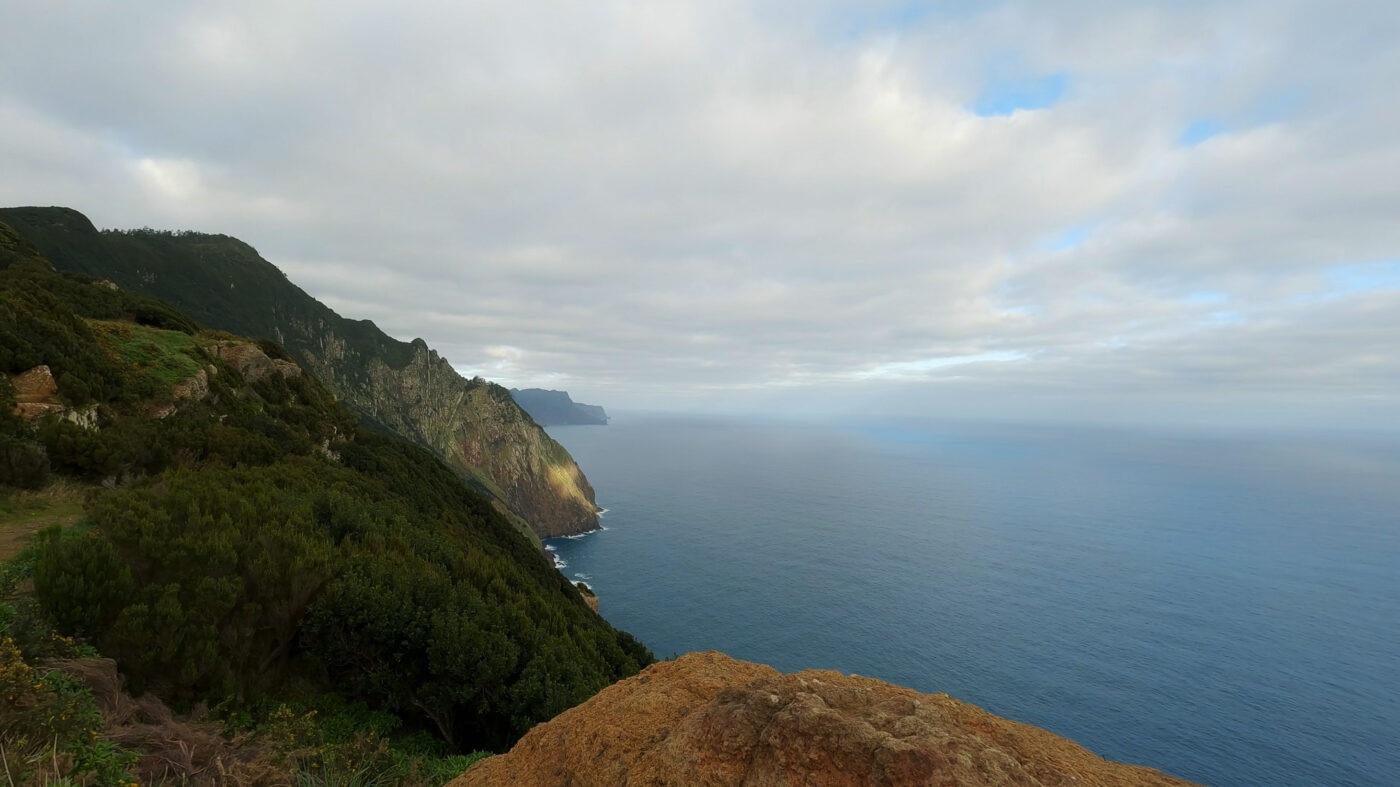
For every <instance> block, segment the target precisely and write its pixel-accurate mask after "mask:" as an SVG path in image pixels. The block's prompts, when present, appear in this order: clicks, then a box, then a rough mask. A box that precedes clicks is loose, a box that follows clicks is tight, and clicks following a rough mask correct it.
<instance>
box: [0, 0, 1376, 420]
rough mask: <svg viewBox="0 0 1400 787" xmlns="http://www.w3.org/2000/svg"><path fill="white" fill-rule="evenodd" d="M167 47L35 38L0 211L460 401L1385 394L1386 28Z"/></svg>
mask: <svg viewBox="0 0 1400 787" xmlns="http://www.w3.org/2000/svg"><path fill="white" fill-rule="evenodd" d="M145 8H146V11H145V12H144V13H142V14H140V15H136V14H132V13H130V10H129V9H124V8H121V7H116V6H105V5H101V4H98V5H92V4H69V3H42V4H38V3H34V4H21V5H20V6H19V7H18V8H16V9H12V11H11V14H12V16H13V19H12V23H13V24H14V25H15V26H16V29H24V30H26V35H25V36H22V37H17V38H16V40H14V41H12V42H10V44H9V45H8V46H7V47H6V48H5V49H4V50H3V51H0V72H3V73H4V74H6V79H5V80H4V81H3V82H2V83H0V171H3V172H5V173H6V177H5V178H4V179H3V181H0V201H3V202H4V203H7V204H36V203H37V204H66V205H70V206H73V207H76V208H78V209H80V210H83V211H84V212H86V213H87V214H88V215H89V216H90V217H91V218H93V220H94V221H95V222H97V223H98V224H99V225H102V226H116V227H126V226H142V225H150V226H166V227H172V228H191V229H202V230H208V231H215V232H225V233H228V234H233V235H237V236H239V237H240V238H242V239H244V240H246V241H248V242H250V243H251V244H253V245H254V246H256V247H257V248H258V249H259V250H260V251H261V252H262V253H263V254H264V256H266V257H268V258H269V259H271V260H272V261H273V262H275V263H277V264H279V265H280V266H282V267H283V268H284V270H286V271H287V272H288V274H289V275H290V276H291V277H292V278H293V280H295V281H297V282H298V283H300V284H301V285H302V286H304V287H305V288H306V289H308V290H309V291H310V292H312V293H313V294H314V295H317V296H318V297H321V298H323V299H325V300H326V301H327V302H328V303H329V304H331V305H332V306H333V307H335V308H337V309H338V310H340V311H342V313H345V314H347V315H349V316H354V317H368V318H372V319H374V320H375V321H376V322H378V323H379V324H380V325H381V326H382V327H384V328H385V329H386V330H388V331H390V332H391V333H393V334H395V335H397V336H400V337H403V338H410V337H413V336H423V337H424V338H426V339H427V340H428V341H429V342H430V343H431V344H432V345H434V346H435V347H438V348H439V349H440V350H442V351H443V353H444V354H445V355H446V356H447V357H448V358H450V359H451V360H452V361H453V363H454V364H455V365H456V366H457V367H458V368H459V369H460V370H461V371H463V372H464V373H468V374H473V373H481V374H484V375H486V376H491V377H495V378H498V379H500V380H501V381H503V382H505V383H507V384H518V385H532V384H542V383H547V384H549V385H550V386H552V387H567V388H569V389H570V390H571V391H573V392H574V393H575V396H576V398H579V399H582V400H583V401H599V402H601V403H604V404H608V405H613V406H617V407H626V406H634V407H635V406H651V407H663V408H664V407H671V406H675V407H696V406H704V407H734V408H740V407H760V406H766V405H770V404H771V403H773V402H781V401H785V398H787V399H790V398H791V397H792V396H793V395H794V391H800V392H803V394H802V395H803V396H804V397H805V398H806V399H808V400H810V401H812V402H814V403H825V404H829V405H830V406H831V407H838V406H841V407H846V406H850V407H855V406H862V407H864V406H870V404H871V403H878V404H879V406H881V407H888V408H905V409H919V408H923V407H928V406H930V402H935V401H936V402H940V403H952V404H959V403H961V404H975V403H996V406H997V407H1000V408H1002V409H1004V410H1006V411H1015V410H1017V408H1025V407H1028V406H1029V405H1028V403H1031V402H1035V401H1043V400H1044V397H1045V396H1050V395H1052V394H1053V396H1055V397H1064V396H1069V397H1080V399H1081V400H1082V401H1088V399H1089V398H1096V399H1103V398H1104V397H1108V398H1109V399H1111V400H1112V402H1111V403H1117V404H1118V405H1121V407H1122V408H1123V409H1124V411H1125V412H1126V411H1129V410H1133V408H1134V407H1137V408H1138V409H1142V408H1141V407H1140V404H1141V403H1143V402H1148V401H1152V402H1162V401H1166V400H1170V401H1173V402H1179V403H1184V404H1182V405H1181V407H1182V408H1185V409H1191V408H1195V409H1196V410H1198V411H1200V412H1207V411H1210V412H1225V411H1227V410H1229V411H1232V412H1233V411H1239V410H1242V409H1243V410H1248V408H1249V403H1250V402H1256V403H1257V402H1261V401H1263V400H1264V399H1265V398H1267V399H1268V400H1269V401H1270V402H1276V403H1278V402H1281V403H1283V404H1279V408H1280V409H1279V410H1278V412H1285V411H1287V412H1289V413H1293V415H1290V416H1289V417H1294V415H1296V416H1299V417H1316V418H1330V417H1332V415H1333V414H1334V413H1335V411H1336V410H1337V409H1338V408H1337V407H1336V406H1333V405H1334V404H1335V403H1339V402H1348V401H1353V400H1355V401H1361V400H1365V401H1367V402H1371V401H1375V400H1376V399H1377V397H1379V398H1380V399H1385V400H1386V401H1390V402H1391V403H1392V404H1394V403H1395V402H1394V398H1393V397H1394V394H1391V393H1388V392H1389V391H1395V390H1400V389H1397V388H1395V387H1394V385H1393V384H1394V382H1395V381H1396V377H1397V370H1400V356H1397V354H1396V353H1393V352H1391V351H1388V350H1386V349H1385V348H1386V346H1387V342H1389V345H1388V346H1392V347H1393V346H1397V345H1396V343H1395V340H1396V339H1397V338H1400V337H1397V336H1396V335H1395V331H1396V328H1395V326H1396V325H1398V324H1400V313H1397V311H1396V309H1397V304H1396V302H1395V299H1394V287H1393V279H1394V275H1393V263H1389V262H1386V261H1388V260H1394V259H1397V258H1400V223H1397V222H1395V221H1394V217H1395V216H1396V215H1400V177H1396V176H1397V175H1400V135H1396V134H1395V133H1394V129H1396V128H1397V127H1400V107H1397V106H1395V104H1394V102H1392V101H1389V100H1388V97H1389V95H1390V93H1391V92H1392V91H1391V90H1390V85H1392V84H1394V83H1395V82H1396V81H1397V80H1400V51H1397V50H1396V48H1395V47H1393V46H1391V45H1390V42H1391V41H1393V40H1394V38H1395V35H1394V34H1396V33H1397V32H1400V11H1397V10H1396V8H1394V7H1393V4H1386V3H1379V2H1377V3H1344V4H1341V5H1335V6H1333V5H1324V4H1318V3H1306V2H1283V3H1267V4H1266V3H1262V2H1237V3H1208V4H1207V3H1152V2H1139V3H1124V4H1115V5H1113V6H1111V7H1107V8H1105V7H1104V6H1103V5H1102V4H1090V3H1076V2H1059V3H1029V2H1004V3H998V4H992V5H983V4H961V3H954V4H938V5H934V4H922V3H907V2H901V3H885V4H870V3H859V4H858V3H853V2H849V3H848V2H816V3H811V2H804V3H796V2H766V3H738V2H707V3H686V2H669V3H651V4H633V3H621V2H603V3H591V4H576V3H565V2H553V3H531V4H508V3H497V2H485V3H472V4H461V3H423V4H412V5H410V6H404V5H401V4H400V5H388V4H383V3H375V2H363V1H358V0H346V1H345V2H338V3H334V4H331V3H304V4H294V5H288V4H281V3H271V2H254V3H240V4H236V5H235V4H228V3H193V4H191V3H174V2H164V3H153V4H150V5H149V6H148V7H145ZM1367 266H1371V267H1367ZM1203 294H1209V295H1208V297H1206V296H1204V295H1203ZM968 359H980V360H973V361H969V360H968ZM1387 397H1390V398H1388V399H1387ZM1134 402H1136V403H1139V404H1138V405H1134V404H1133V403H1134ZM1290 402H1291V403H1293V404H1288V403H1290ZM1111 403H1110V404H1111ZM1285 405H1287V406H1285ZM1104 407H1105V408H1106V407H1108V405H1104ZM1289 407H1292V408H1293V409H1291V410H1290V409H1288V408H1289ZM983 409H986V408H985V407H984V408H983ZM1101 409H1102V408H1101ZM1149 409H1150V408H1149ZM1342 409H1345V408H1342Z"/></svg>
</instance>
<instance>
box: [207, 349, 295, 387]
mask: <svg viewBox="0 0 1400 787" xmlns="http://www.w3.org/2000/svg"><path fill="white" fill-rule="evenodd" d="M209 352H211V353H213V354H214V356H215V357H217V358H218V359H219V360H221V361H223V362H224V363H226V364H228V365H229V366H232V367H233V368H235V369H237V370H238V373H239V374H240V375H242V377H243V379H244V380H246V381H247V382H250V383H255V382H257V381H259V380H261V379H263V378H264V377H268V376H270V375H274V374H280V375H282V376H283V377H300V376H301V367H300V366H297V365H296V364H294V363H292V362H291V361H284V360H282V359H280V358H279V359H275V360H274V359H273V358H270V357H268V355H267V353H265V352H263V351H262V349H261V348H259V347H258V346H257V345H255V344H246V343H240V342H219V343H217V344H215V345H213V346H212V347H210V348H209ZM201 374H202V372H201ZM206 385H207V380H206Z"/></svg>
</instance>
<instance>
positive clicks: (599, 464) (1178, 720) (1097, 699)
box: [549, 415, 1400, 785]
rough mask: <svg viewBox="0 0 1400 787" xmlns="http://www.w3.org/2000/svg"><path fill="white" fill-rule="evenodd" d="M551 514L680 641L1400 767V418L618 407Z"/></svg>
mask: <svg viewBox="0 0 1400 787" xmlns="http://www.w3.org/2000/svg"><path fill="white" fill-rule="evenodd" d="M549 431H550V433H551V434H552V435H554V436H555V438H556V439H558V440H559V441H560V442H562V443H563V444H564V445H565V446H566V447H567V448H568V449H569V451H570V452H572V453H573V455H574V457H575V458H576V459H578V461H579V464H580V465H581V466H582V467H583V468H584V471H585V472H586V473H587V474H588V477H589V479H590V480H591V481H592V483H593V486H594V487H595V488H596V489H597V492H598V501H599V503H600V504H601V505H603V506H605V507H607V509H608V513H607V515H606V516H605V518H604V520H603V524H604V525H605V526H606V527H607V530H606V531H603V532H599V533H595V534H592V535H588V536H584V537H581V538H576V539H557V540H553V541H551V542H550V546H551V547H552V548H553V549H554V550H555V551H556V554H557V555H558V556H559V557H560V558H562V559H563V560H564V561H566V562H567V566H566V567H564V568H563V569H562V570H563V571H564V572H565V573H566V574H568V575H569V576H571V577H574V578H582V579H585V580H586V581H588V582H589V583H590V584H592V585H593V587H594V588H596V589H597V591H598V593H599V595H600V597H601V599H602V609H603V612H604V614H605V615H606V616H607V618H608V619H609V620H610V621H612V623H613V624H614V625H617V626H619V627H620V628H624V629H626V630H628V631H631V632H632V633H633V634H635V635H636V636H638V637H639V638H640V639H641V640H642V641H644V642H645V643H646V644H647V645H649V646H650V647H651V648H652V650H653V651H655V652H656V654H657V655H658V656H660V657H666V656H670V655H671V654H673V653H684V652H686V651H691V650H705V649H716V650H721V651H724V652H726V653H728V654H730V655H732V656H735V657H737V658H743V659H750V660H755V661H762V662H767V663H769V664H772V665H774V666H776V667H778V668H779V669H781V670H784V671H791V670H797V669H803V668H808V667H815V668H827V669H837V670H841V671H842V672H853V673H859V674H862V675H869V676H873V677H877V678H881V679H883V680H888V681H891V682H894V683H899V684H902V685H906V686H911V687H913V688H916V689H919V690H921V691H928V692H934V691H943V692H947V693H949V694H952V695H953V696H955V697H958V698H959V699H963V700H966V701H969V702H973V703H976V704H978V705H981V706H983V707H985V708H987V709H988V710H991V711H992V712H994V713H998V714H1000V715H1003V716H1007V717H1010V718H1013V719H1016V720H1018V721H1024V722H1028V723H1031V724H1035V725H1038V726H1041V727H1045V728H1047V729H1049V730H1051V731H1054V732H1056V733H1059V734H1061V735H1065V736H1067V737H1070V738H1073V739H1074V740H1076V741H1078V742H1080V743H1082V744H1084V745H1085V746H1087V747H1089V748H1090V749H1092V750H1093V751H1095V752H1096V753H1098V754H1102V755H1104V756H1106V757H1108V758H1110V759H1116V760H1124V761H1127V762H1133V763H1140V764H1145V765H1151V766H1154V767H1158V768H1161V769H1163V770H1166V771H1168V772H1170V773H1173V774H1175V775H1178V776H1181V777H1184V778H1188V779H1193V780H1197V781H1202V782H1207V783H1210V784H1216V785H1285V784H1296V785H1322V784H1328V785H1385V784H1400V441H1397V440H1396V439H1394V438H1390V439H1382V438H1368V437H1364V436H1353V437H1349V438H1322V437H1297V436H1294V437H1284V436H1268V435H1262V434H1257V433H1256V434H1231V435H1215V436H1200V435H1196V436H1184V435H1172V434H1167V433H1149V432H1134V431H1120V430H1093V429H1072V428H1037V427H989V426H968V425H965V424H964V425H949V424H943V425H939V424H900V425H898V426H883V427H876V426H870V427H862V426H855V425H840V426H832V425H825V426H815V425H795V424H778V423H771V422H760V421H739V420H704V419H680V418H668V417H661V416H640V415H638V416H626V415H624V416H623V417H619V418H615V419H614V422H613V423H612V425H610V426H606V427H555V428H551V429H550V430H549Z"/></svg>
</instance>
